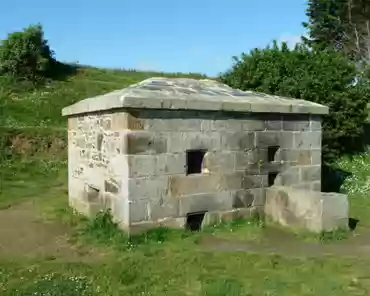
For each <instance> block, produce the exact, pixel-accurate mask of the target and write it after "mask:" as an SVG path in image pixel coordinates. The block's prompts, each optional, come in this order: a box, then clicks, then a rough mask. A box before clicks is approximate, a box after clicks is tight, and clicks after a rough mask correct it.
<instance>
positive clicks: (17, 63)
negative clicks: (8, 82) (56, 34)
mask: <svg viewBox="0 0 370 296" xmlns="http://www.w3.org/2000/svg"><path fill="white" fill-rule="evenodd" d="M53 62H54V59H53V53H52V51H51V50H50V48H49V45H48V43H47V40H45V39H44V31H43V28H42V26H41V25H36V26H29V27H28V28H26V29H24V31H23V32H14V33H11V34H9V35H8V38H7V39H6V40H3V41H1V43H0V74H3V75H9V76H13V77H16V78H21V79H28V80H32V81H34V80H38V79H40V78H43V77H45V76H46V75H47V73H48V71H49V70H50V67H51V66H52V63H53Z"/></svg>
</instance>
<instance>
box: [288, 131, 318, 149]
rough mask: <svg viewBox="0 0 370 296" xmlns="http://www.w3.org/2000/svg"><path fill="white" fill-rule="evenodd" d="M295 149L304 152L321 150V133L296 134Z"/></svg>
mask: <svg viewBox="0 0 370 296" xmlns="http://www.w3.org/2000/svg"><path fill="white" fill-rule="evenodd" d="M294 148H295V149H303V150H310V149H320V148H321V132H300V133H294Z"/></svg>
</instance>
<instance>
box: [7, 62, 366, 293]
mask: <svg viewBox="0 0 370 296" xmlns="http://www.w3.org/2000/svg"><path fill="white" fill-rule="evenodd" d="M156 75H158V74H155V75H153V74H151V73H136V72H128V73H127V72H126V73H125V72H119V71H115V72H114V71H104V70H97V69H82V70H80V71H79V73H78V74H77V75H75V76H72V77H70V78H69V79H68V80H66V81H63V82H53V83H51V84H50V85H49V86H48V87H47V88H43V89H41V90H37V91H34V92H29V91H22V88H21V89H20V90H19V89H16V90H13V91H9V90H10V86H9V85H6V86H5V84H0V86H1V85H2V88H0V91H1V95H0V103H1V105H2V106H4V105H5V107H6V108H5V109H4V110H6V112H5V116H4V117H2V120H3V121H2V122H0V123H2V124H1V126H2V130H0V132H1V134H0V135H1V136H3V137H2V139H1V140H2V142H0V144H1V143H2V146H1V145H0V148H6V147H7V148H9V145H8V144H9V141H7V140H5V137H4V135H5V131H6V133H7V137H6V138H8V139H9V138H11V137H13V138H14V135H20V134H21V135H23V138H22V137H21V138H22V139H24V138H27V137H28V138H29V139H35V138H36V139H37V141H36V143H35V144H34V145H36V146H37V149H36V150H35V149H31V148H30V149H28V150H27V149H25V150H24V149H23V150H22V149H20V150H19V149H18V150H17V151H20V153H19V155H18V156H17V157H16V158H15V159H9V160H7V161H3V162H1V163H0V174H1V192H0V208H7V207H9V206H11V205H13V204H14V203H18V202H20V201H24V200H33V201H35V203H36V204H37V205H38V206H39V208H40V209H41V210H42V212H43V213H44V214H45V215H46V216H47V219H51V220H54V221H59V222H58V223H67V224H69V225H72V226H73V229H74V232H73V233H78V234H79V237H80V238H82V239H83V244H85V245H86V244H88V245H91V246H93V245H101V244H102V243H103V245H105V247H104V248H105V249H107V250H111V252H112V254H111V255H110V256H108V257H107V258H106V259H105V261H104V262H99V261H98V260H97V261H96V262H95V261H89V262H69V261H68V260H65V259H63V258H57V260H55V261H50V260H45V258H33V259H29V260H26V259H23V258H22V259H19V258H8V259H1V260H0V294H1V295H4V296H7V295H21V296H26V295H55V296H56V295H65V296H72V295H213V296H216V295H220V296H221V295H231V296H233V295H234V296H235V295H245V296H246V295H270V296H272V295H338V296H340V295H369V293H370V281H369V280H368V274H369V273H370V265H369V263H368V262H367V261H366V260H363V259H362V260H356V259H337V258H327V259H307V260H306V259H300V260H298V259H285V258H281V257H278V256H265V255H257V254H249V253H244V252H237V253H212V252H204V251H200V250H199V248H198V245H197V243H196V241H197V236H196V235H193V236H186V237H184V236H183V234H182V233H179V232H175V233H164V234H163V235H161V233H157V234H154V235H156V238H154V239H150V240H149V241H148V242H147V243H145V244H143V245H141V246H139V247H137V248H134V249H130V248H127V244H126V243H127V240H126V239H125V237H124V236H122V234H121V233H120V232H117V231H116V230H115V229H114V227H113V228H112V227H111V225H109V224H108V225H101V224H99V223H97V222H99V221H97V222H96V221H95V222H94V223H89V222H86V221H77V222H76V221H75V219H74V218H73V216H71V215H70V213H69V212H68V211H66V210H65V209H66V207H67V205H66V200H67V178H66V164H65V155H64V154H63V153H61V154H60V153H56V154H51V151H50V150H48V148H50V147H49V146H50V145H49V143H50V141H49V138H50V136H51V137H53V136H55V135H56V137H58V138H63V134H64V129H65V126H66V121H65V119H64V118H62V117H61V116H60V111H61V108H62V107H64V106H66V105H69V104H71V103H73V102H76V101H77V100H79V99H83V98H85V97H90V96H94V95H98V94H101V93H104V92H107V91H110V90H114V89H119V88H122V87H124V86H127V85H129V84H132V83H135V82H138V81H140V80H142V79H145V78H147V77H151V76H156ZM13 88H14V86H13ZM30 126H31V127H30ZM34 127H43V128H42V129H40V128H34ZM58 133H60V134H58ZM26 142H27V141H26ZM17 143H18V142H17ZM20 143H24V141H20ZM40 143H41V144H40ZM23 146H24V145H22V147H23ZM26 146H27V145H26ZM27 147H28V146H27ZM45 147H46V148H45ZM3 150H4V149H3ZM22 151H25V152H22ZM52 151H54V150H52ZM13 152H14V150H13ZM22 153H23V154H22ZM339 164H340V166H341V167H342V168H344V169H347V170H349V171H351V172H354V173H355V174H354V176H353V177H352V178H351V179H349V180H348V181H347V183H346V189H347V190H348V191H349V193H350V198H351V206H352V216H354V217H356V218H359V219H360V221H361V224H363V225H364V226H366V227H369V226H370V219H369V218H368V212H369V210H370V202H369V201H368V199H367V188H368V185H367V184H368V183H367V176H368V167H370V156H369V155H366V156H360V157H357V158H356V159H355V160H350V159H344V160H342V161H341V162H340V163H339ZM0 214H1V213H0ZM234 230H235V231H234V232H233V233H230V232H229V231H227V229H226V230H225V229H220V230H216V234H215V235H217V236H221V237H230V236H233V235H236V236H239V237H244V236H248V237H254V236H258V235H259V232H260V227H259V226H257V225H254V224H252V225H243V226H241V227H240V228H238V227H236V228H234ZM73 233H71V234H73ZM162 236H163V237H164V238H168V239H166V240H165V241H164V242H162V243H158V241H162V239H159V238H161V237H162ZM86 239H87V240H86ZM0 254H1V249H0ZM34 293H35V294H34ZM37 293H38V294H37ZM48 293H49V294H48Z"/></svg>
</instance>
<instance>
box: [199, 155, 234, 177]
mask: <svg viewBox="0 0 370 296" xmlns="http://www.w3.org/2000/svg"><path fill="white" fill-rule="evenodd" d="M202 169H203V171H204V172H207V173H208V172H210V173H222V172H223V173H229V172H233V171H235V153H232V152H229V151H222V152H221V151H217V152H207V153H206V154H205V155H204V160H203V168H202Z"/></svg>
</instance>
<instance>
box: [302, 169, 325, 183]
mask: <svg viewBox="0 0 370 296" xmlns="http://www.w3.org/2000/svg"><path fill="white" fill-rule="evenodd" d="M318 180H321V166H319V165H315V166H303V167H301V181H302V182H309V181H318Z"/></svg>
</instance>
